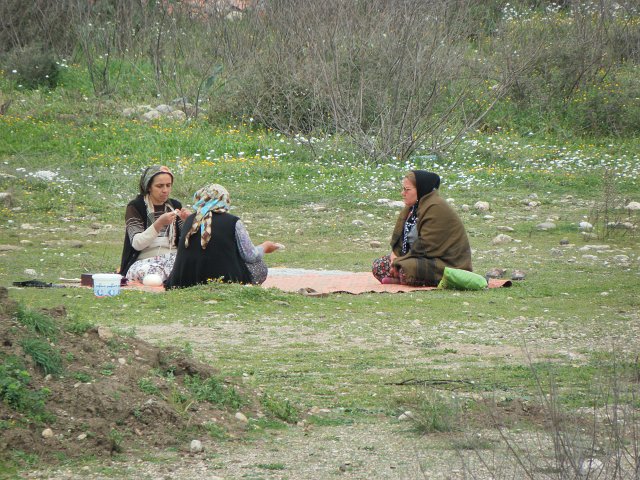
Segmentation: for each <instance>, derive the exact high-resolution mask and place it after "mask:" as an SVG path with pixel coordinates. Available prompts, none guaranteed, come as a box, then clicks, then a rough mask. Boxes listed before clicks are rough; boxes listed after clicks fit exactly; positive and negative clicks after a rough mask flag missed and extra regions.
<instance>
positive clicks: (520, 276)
mask: <svg viewBox="0 0 640 480" xmlns="http://www.w3.org/2000/svg"><path fill="white" fill-rule="evenodd" d="M526 276H527V275H526V273H524V272H523V271H522V270H514V271H513V272H511V280H515V281H520V280H524V278H525V277H526Z"/></svg>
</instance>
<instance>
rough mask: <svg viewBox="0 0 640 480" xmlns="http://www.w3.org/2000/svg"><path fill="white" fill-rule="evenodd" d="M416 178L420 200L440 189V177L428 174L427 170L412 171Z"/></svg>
mask: <svg viewBox="0 0 640 480" xmlns="http://www.w3.org/2000/svg"><path fill="white" fill-rule="evenodd" d="M412 172H413V174H414V175H415V176H416V190H417V191H418V200H420V199H421V198H422V197H424V196H425V195H426V194H427V193H431V192H433V191H434V190H436V189H438V188H439V187H440V176H439V175H437V174H435V173H432V172H427V171H426V170H412Z"/></svg>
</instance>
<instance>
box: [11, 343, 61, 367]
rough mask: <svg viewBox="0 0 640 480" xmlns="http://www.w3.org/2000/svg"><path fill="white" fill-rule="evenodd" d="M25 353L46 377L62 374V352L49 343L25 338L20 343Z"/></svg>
mask: <svg viewBox="0 0 640 480" xmlns="http://www.w3.org/2000/svg"><path fill="white" fill-rule="evenodd" d="M20 346H21V347H22V349H23V350H24V352H25V353H26V354H27V355H29V356H31V358H32V359H33V361H34V362H35V364H36V365H37V366H38V367H39V368H41V369H42V371H43V372H44V374H45V375H49V374H51V375H58V374H60V373H62V357H61V355H60V352H58V350H56V349H55V348H54V347H52V346H51V345H50V344H49V343H48V342H46V341H44V340H42V339H40V338H24V339H22V340H21V341H20Z"/></svg>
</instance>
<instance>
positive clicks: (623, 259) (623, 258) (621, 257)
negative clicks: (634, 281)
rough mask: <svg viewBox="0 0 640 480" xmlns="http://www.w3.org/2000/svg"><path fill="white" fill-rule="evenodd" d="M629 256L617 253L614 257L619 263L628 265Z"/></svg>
mask: <svg viewBox="0 0 640 480" xmlns="http://www.w3.org/2000/svg"><path fill="white" fill-rule="evenodd" d="M629 260H630V259H629V256H628V255H616V256H614V257H613V261H614V262H616V263H617V264H618V265H628V264H629Z"/></svg>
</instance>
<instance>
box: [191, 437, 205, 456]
mask: <svg viewBox="0 0 640 480" xmlns="http://www.w3.org/2000/svg"><path fill="white" fill-rule="evenodd" d="M203 450H204V447H203V446H202V442H201V441H200V440H191V444H190V445H189V451H190V452H191V453H200V452H202V451H203Z"/></svg>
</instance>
